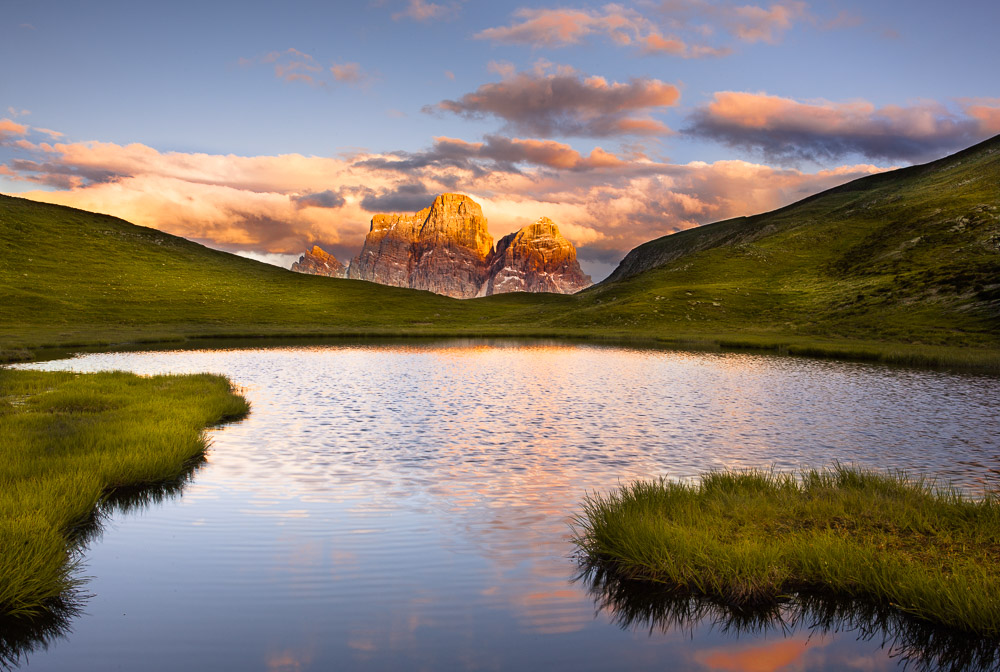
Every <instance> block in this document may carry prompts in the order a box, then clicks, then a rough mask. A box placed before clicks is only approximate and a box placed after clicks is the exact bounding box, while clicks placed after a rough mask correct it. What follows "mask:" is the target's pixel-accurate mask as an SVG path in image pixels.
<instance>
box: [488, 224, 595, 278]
mask: <svg viewBox="0 0 1000 672" xmlns="http://www.w3.org/2000/svg"><path fill="white" fill-rule="evenodd" d="M591 284H592V283H591V281H590V276H588V275H585V274H584V272H583V271H582V270H581V269H580V264H579V262H578V261H577V260H576V248H575V247H573V244H572V243H571V242H569V241H568V240H566V238H564V237H563V235H562V234H561V233H559V227H557V226H556V225H555V224H554V223H553V222H552V220H551V219H549V218H548V217H542V218H541V219H539V220H538V221H537V222H535V223H534V224H529V225H528V226H525V227H524V228H522V229H521V230H520V231H517V232H516V233H511V234H508V235H506V236H504V237H503V238H501V239H500V242H498V243H497V249H496V251H495V252H494V253H493V256H492V259H491V263H490V271H489V277H488V278H487V281H486V284H485V285H484V287H483V290H484V291H483V294H484V295H486V296H489V295H491V294H505V293H507V292H554V293H556V294H572V293H574V292H578V291H580V290H581V289H584V288H585V287H589V286H590V285H591Z"/></svg>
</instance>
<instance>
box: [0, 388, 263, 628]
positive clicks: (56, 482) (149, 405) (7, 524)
mask: <svg viewBox="0 0 1000 672" xmlns="http://www.w3.org/2000/svg"><path fill="white" fill-rule="evenodd" d="M248 411H249V405H248V404H247V402H246V400H245V399H243V398H242V397H241V396H239V395H237V394H235V393H234V392H233V391H232V390H231V389H230V384H229V382H228V381H227V380H226V379H225V378H222V377H220V376H213V375H208V374H199V375H189V376H152V377H140V376H136V375H133V374H128V373H120V372H112V373H96V374H74V373H64V372H40V371H14V370H9V369H0V615H4V616H7V617H18V618H37V617H40V616H41V615H42V614H44V613H45V612H46V611H47V610H48V609H50V608H51V606H52V605H54V604H57V602H58V600H60V599H61V598H62V597H64V596H65V594H66V593H67V591H69V590H70V589H72V588H74V587H75V586H76V585H77V582H78V581H77V579H76V578H75V572H74V570H75V568H76V565H77V564H78V558H77V555H78V554H77V548H78V545H79V543H80V542H81V541H82V540H83V538H84V537H85V535H86V533H87V531H88V530H92V529H93V527H94V523H95V514H96V511H97V510H98V507H99V506H100V505H102V503H105V504H106V505H107V506H119V507H121V506H128V502H130V501H132V502H134V501H139V502H140V503H141V501H142V500H143V498H148V497H155V495H143V494H142V491H141V488H142V487H143V486H150V485H157V484H163V483H166V484H168V485H170V484H175V485H176V484H179V483H181V482H182V481H183V480H184V479H185V478H186V476H187V474H189V472H190V470H191V468H192V466H194V465H195V464H197V462H198V461H199V460H202V459H203V455H204V452H205V449H206V437H205V435H204V433H203V431H202V430H203V429H204V428H205V427H206V426H210V425H214V424H217V423H220V422H223V421H226V420H232V419H236V418H240V417H242V416H244V415H245V414H246V413H247V412H248ZM178 487H179V485H178ZM122 502H124V504H123V503H122Z"/></svg>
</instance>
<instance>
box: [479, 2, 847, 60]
mask: <svg viewBox="0 0 1000 672" xmlns="http://www.w3.org/2000/svg"><path fill="white" fill-rule="evenodd" d="M651 15H652V16H653V17H654V18H649V17H648V16H645V15H643V14H640V13H639V12H638V11H636V10H634V9H630V8H626V7H623V6H622V5H619V4H609V5H605V6H604V7H603V8H601V9H600V10H590V9H575V8H565V7H564V8H558V9H550V8H542V9H535V8H522V9H518V10H517V11H515V12H514V14H513V16H514V21H513V22H512V23H510V24H509V25H506V26H498V27H495V28H487V29H486V30H482V31H480V32H479V33H477V34H476V35H475V37H476V38H477V39H481V40H491V41H493V42H499V43H502V44H517V45H527V46H530V47H535V48H538V47H548V48H558V47H567V46H571V45H576V44H580V43H582V42H584V41H585V40H587V39H588V38H590V37H592V36H603V37H605V38H608V39H610V40H611V41H612V42H614V43H615V44H618V45H621V46H633V45H635V46H639V47H640V51H641V52H642V53H645V54H669V55H673V56H680V57H682V58H706V57H718V56H725V55H728V54H730V53H732V48H731V47H728V46H711V45H706V44H691V43H690V41H689V40H686V39H684V38H682V37H679V36H678V35H676V34H670V33H672V32H673V33H676V32H677V31H682V32H686V33H687V34H688V35H689V36H690V37H692V38H695V39H698V38H703V37H705V36H707V35H711V34H713V33H715V32H716V26H717V27H718V28H720V29H722V30H724V31H725V32H727V33H729V34H730V35H731V36H732V37H733V38H735V39H737V40H739V41H741V42H747V43H754V42H765V43H769V44H775V43H777V42H778V41H780V39H781V36H782V35H783V34H784V33H785V32H787V31H788V30H790V29H791V28H792V27H793V26H794V25H795V23H796V22H797V21H799V20H801V19H805V18H811V17H810V16H809V13H808V11H807V6H806V4H805V3H804V2H797V1H792V2H779V3H774V4H772V5H770V6H768V7H761V6H757V5H734V4H730V3H725V4H719V3H714V2H707V1H706V0H662V1H661V2H660V3H659V5H658V6H657V5H654V6H653V10H652V14H651ZM656 17H660V18H661V20H656ZM852 18H853V17H852ZM712 24H715V25H712ZM849 25H857V23H856V22H853V21H852V22H848V21H846V20H840V17H838V19H834V20H832V21H828V22H826V23H825V24H824V27H826V28H834V27H846V26H849Z"/></svg>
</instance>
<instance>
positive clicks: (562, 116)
mask: <svg viewBox="0 0 1000 672" xmlns="http://www.w3.org/2000/svg"><path fill="white" fill-rule="evenodd" d="M490 68H491V69H492V70H493V71H494V72H497V73H498V74H500V76H501V81H499V82H491V83H489V84H483V85H482V86H480V87H479V88H478V89H476V90H475V91H473V92H472V93H467V94H465V95H464V96H462V97H461V98H459V99H457V100H443V101H441V102H440V103H438V104H436V105H429V106H427V107H425V108H424V112H428V113H452V114H456V115H458V116H460V117H465V118H467V119H482V118H486V117H495V118H497V119H500V120H502V121H503V122H505V126H504V129H505V130H507V131H511V132H514V133H524V134H528V135H539V136H544V137H551V136H582V137H608V136H617V135H667V134H669V133H670V129H669V128H668V127H667V126H666V125H665V124H664V123H663V122H661V121H659V120H657V119H654V118H653V117H651V116H650V114H651V113H653V112H655V111H658V110H662V109H664V108H669V107H672V106H674V105H676V104H677V102H678V100H679V99H680V91H679V90H678V88H677V87H676V86H674V85H673V84H668V83H666V82H661V81H660V80H658V79H650V78H636V79H631V80H629V81H628V82H609V81H608V80H606V79H605V78H603V77H596V76H589V77H588V76H584V75H582V74H580V73H578V72H576V71H575V70H573V69H572V68H567V67H565V66H553V65H551V64H549V63H547V62H544V61H543V62H540V63H539V64H537V65H536V67H535V69H534V70H532V71H529V72H514V71H513V68H511V67H509V64H506V63H495V62H494V63H491V64H490Z"/></svg>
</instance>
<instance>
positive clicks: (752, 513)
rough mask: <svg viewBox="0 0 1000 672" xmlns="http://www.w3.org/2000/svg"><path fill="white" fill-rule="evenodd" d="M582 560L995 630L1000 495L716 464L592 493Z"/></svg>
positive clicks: (746, 596) (841, 471) (854, 473)
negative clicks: (695, 475) (684, 477)
mask: <svg viewBox="0 0 1000 672" xmlns="http://www.w3.org/2000/svg"><path fill="white" fill-rule="evenodd" d="M574 528H575V541H576V543H577V544H578V546H579V547H580V549H581V551H582V553H583V557H584V560H585V562H586V563H588V564H591V565H593V566H598V567H601V568H603V569H605V570H608V571H611V572H613V573H615V574H616V575H619V576H622V577H624V578H628V579H641V580H646V581H652V582H656V583H659V584H662V585H664V586H667V587H669V588H671V589H674V590H680V591H684V592H687V593H688V594H691V595H702V596H708V597H711V598H712V599H715V600H717V601H719V602H720V603H723V604H727V605H731V606H733V607H737V608H759V607H761V606H764V607H766V606H768V605H775V604H779V603H782V602H784V601H786V600H787V599H789V598H791V597H792V596H795V595H800V596H801V595H817V594H819V595H825V596H830V597H835V598H838V599H840V598H843V599H849V600H858V599H860V600H867V601H871V602H872V603H874V604H879V605H884V606H890V607H892V608H894V609H897V610H899V611H901V612H903V613H905V614H908V615H909V616H911V617H913V618H916V619H921V620H925V621H928V622H933V623H937V624H940V625H944V626H947V627H949V628H954V629H956V630H959V631H965V632H969V633H974V634H976V635H979V636H986V637H1000V564H998V563H997V559H998V558H1000V501H998V498H997V497H996V496H995V495H988V496H986V497H984V498H982V499H975V500H974V499H971V498H968V497H965V496H963V495H962V494H961V493H959V492H958V491H956V490H954V489H950V488H945V487H939V486H938V485H937V484H936V483H934V482H932V481H927V480H923V479H917V480H912V479H909V478H907V477H906V475H905V474H902V473H889V474H883V473H875V472H871V471H864V470H859V469H854V468H848V467H843V466H839V465H838V466H836V467H834V468H832V469H829V470H823V471H808V472H805V473H803V474H801V475H800V476H793V475H789V474H779V473H775V472H773V471H744V472H712V473H708V474H705V475H703V476H702V478H701V479H700V481H699V482H698V483H696V484H685V483H675V482H671V481H667V480H665V479H660V480H655V481H639V482H635V483H632V484H630V485H626V486H624V487H621V488H620V489H618V490H616V491H614V492H611V493H610V494H607V495H599V494H595V495H591V496H589V497H588V498H587V499H586V500H585V502H584V507H583V513H582V514H581V515H580V516H579V517H578V518H577V519H576V521H575V523H574Z"/></svg>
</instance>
